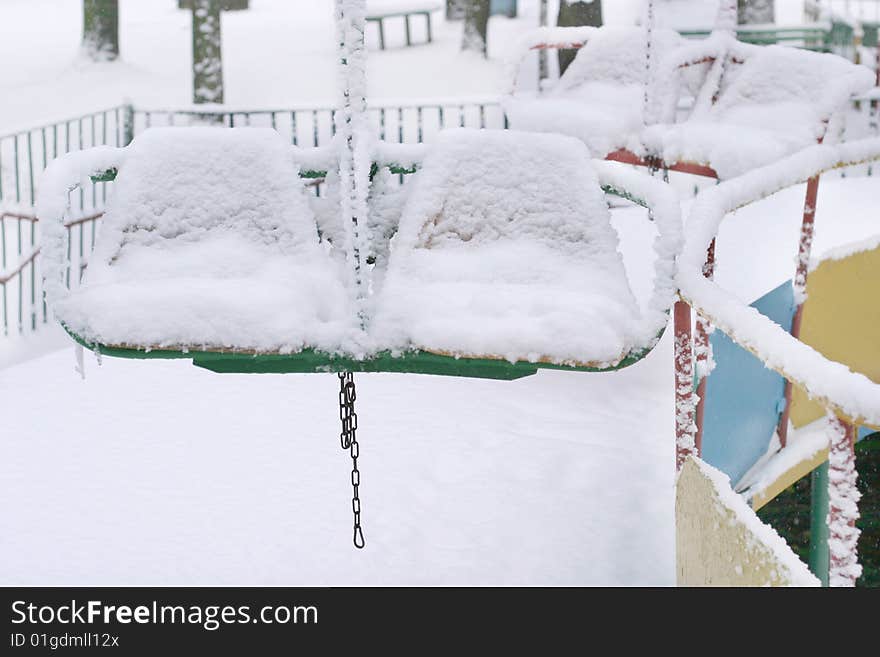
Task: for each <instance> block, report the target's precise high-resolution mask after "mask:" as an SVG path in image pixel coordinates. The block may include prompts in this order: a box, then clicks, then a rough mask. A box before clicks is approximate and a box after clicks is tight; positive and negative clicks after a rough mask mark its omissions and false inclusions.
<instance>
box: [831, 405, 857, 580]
mask: <svg viewBox="0 0 880 657" xmlns="http://www.w3.org/2000/svg"><path fill="white" fill-rule="evenodd" d="M828 429H829V433H830V441H829V452H828V519H827V522H828V548H829V553H830V557H831V558H830V567H829V570H828V583H829V586H855V585H856V580H857V579H858V578H859V576H860V575H861V574H862V567H861V566H860V565H859V560H858V552H857V545H858V541H859V534H860V533H861V532H860V531H859V530H858V528H856V520H858V518H859V498H860V497H861V493H859V490H858V488H857V487H856V480H857V478H858V474H857V473H856V456H855V445H854V442H853V439H854V433H855V430H854V429H853V427H852V425H848V424H846V423H844V422H843V421H842V420H840V419H839V418H837V417H836V416H834V415H832V414H829V416H828Z"/></svg>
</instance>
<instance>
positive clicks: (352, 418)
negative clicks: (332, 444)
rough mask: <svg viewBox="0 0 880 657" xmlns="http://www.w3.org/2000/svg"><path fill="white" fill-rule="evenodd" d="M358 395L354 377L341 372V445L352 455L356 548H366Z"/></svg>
mask: <svg viewBox="0 0 880 657" xmlns="http://www.w3.org/2000/svg"><path fill="white" fill-rule="evenodd" d="M355 399H357V393H356V391H355V387H354V375H353V374H352V373H351V372H339V419H340V420H341V421H342V432H341V433H340V434H339V444H340V446H341V447H342V449H347V450H348V451H349V454H351V491H352V495H351V511H352V513H353V514H354V546H355V547H356V548H362V547H364V532H363V530H362V529H361V498H360V496H359V494H358V489H359V488H360V485H361V473H360V470H358V456H359V455H360V447H359V446H358V441H357V419H358V418H357V413H355V410H354V402H355Z"/></svg>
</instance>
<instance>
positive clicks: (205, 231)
mask: <svg viewBox="0 0 880 657" xmlns="http://www.w3.org/2000/svg"><path fill="white" fill-rule="evenodd" d="M426 153H427V154H426V155H425V156H424V159H423V161H421V162H419V163H417V168H418V171H417V172H416V173H415V174H414V175H413V179H412V180H411V181H409V182H408V183H407V184H406V186H405V191H406V194H405V195H401V196H405V201H404V203H403V207H402V208H401V214H400V221H399V226H398V227H397V230H396V235H394V237H393V239H392V240H391V243H390V248H389V249H388V250H389V251H390V257H389V258H388V261H387V266H385V265H383V266H382V272H381V273H382V276H381V281H380V277H379V276H376V285H375V286H374V287H375V289H374V290H373V292H372V293H371V294H370V295H369V296H368V297H367V298H366V299H361V300H358V299H357V298H356V295H355V294H354V293H353V291H352V289H351V288H352V286H351V285H350V281H349V277H348V271H347V267H348V266H349V264H350V258H349V257H348V256H350V255H351V254H348V253H345V249H344V247H343V246H342V245H340V244H331V243H330V242H329V241H328V240H323V241H322V240H321V239H320V237H319V232H318V229H317V225H316V220H315V215H314V212H313V210H312V207H311V200H310V192H309V191H308V190H307V189H306V188H305V181H304V178H305V177H310V176H313V175H314V173H313V172H309V171H305V170H303V167H302V166H301V163H298V157H299V155H300V152H299V151H297V149H294V148H293V147H291V146H289V145H287V144H286V143H285V142H284V141H283V139H282V138H281V137H280V135H278V134H277V133H275V132H274V131H272V130H268V129H258V128H241V129H228V128H167V129H154V130H148V131H146V132H144V133H143V134H141V135H139V136H138V137H137V138H136V139H135V140H134V141H133V142H132V144H131V145H130V146H128V147H126V148H124V149H108V148H101V149H95V150H93V151H85V152H82V153H73V154H70V155H67V156H65V157H64V158H62V159H60V160H58V161H57V162H56V163H54V164H53V165H52V166H51V167H50V169H49V170H48V171H47V173H46V175H45V178H44V180H43V186H42V191H41V201H40V206H39V208H38V210H39V213H40V217H41V221H43V222H44V226H45V227H44V231H45V233H44V243H45V246H44V249H45V250H44V254H45V256H46V258H47V270H46V277H47V294H48V297H49V300H50V301H51V302H52V304H53V306H54V309H55V313H56V315H57V317H58V318H59V319H60V321H61V322H62V324H63V325H64V327H65V328H66V330H67V331H68V332H69V333H70V334H71V335H72V336H73V337H74V338H75V339H76V340H77V341H78V342H79V343H80V344H82V345H84V346H86V347H88V348H90V349H94V350H97V351H100V352H101V353H103V354H106V355H111V356H121V357H133V358H192V359H193V362H194V363H195V364H196V365H199V366H202V367H206V368H208V369H212V370H214V371H220V372H328V371H391V372H419V373H433V374H451V375H458V376H476V377H487V378H498V379H513V378H518V377H521V376H526V375H528V374H533V373H535V372H536V371H537V370H538V369H539V368H545V367H546V368H558V369H570V370H578V371H597V370H606V369H617V368H620V367H624V366H626V365H629V364H631V363H633V362H635V361H637V360H639V359H640V358H641V357H643V356H644V355H645V354H646V353H647V352H648V351H649V350H650V349H651V347H652V346H653V345H654V344H655V342H656V340H657V337H658V335H659V334H660V333H661V332H662V330H663V328H664V327H665V325H666V320H667V316H666V311H667V310H668V308H669V307H670V306H671V303H672V298H673V294H674V287H673V282H672V277H673V274H674V271H673V270H674V258H675V255H676V253H677V251H678V248H679V245H680V242H681V227H680V223H679V216H678V211H679V210H678V204H677V202H676V201H675V198H674V195H673V194H672V193H671V192H670V191H669V190H668V189H667V188H666V187H665V186H664V185H663V184H662V183H660V182H659V181H654V180H653V179H651V178H650V177H648V176H643V175H640V174H638V173H633V172H631V171H627V170H624V169H623V168H622V167H618V166H617V165H615V164H610V163H603V162H593V161H591V160H590V158H589V154H588V152H587V149H586V148H585V147H584V145H583V144H582V143H581V142H579V141H577V140H575V139H572V138H570V137H563V136H559V135H546V134H525V133H514V132H509V131H474V130H454V131H449V132H448V133H445V134H443V135H441V137H440V139H439V140H438V141H437V142H436V143H435V144H433V145H431V146H430V147H429V148H428V149H427V151H426ZM306 159H308V158H306ZM380 164H382V165H383V166H386V165H387V164H388V163H380ZM548 171H553V175H549V176H548V175H547V173H546V172H548ZM88 176H103V177H104V179H107V178H115V190H114V194H113V196H112V198H111V200H110V202H109V203H108V207H107V211H106V214H105V217H104V224H103V226H102V228H101V231H100V233H99V236H98V240H97V243H96V247H95V251H94V254H93V255H92V256H91V258H90V261H89V266H88V268H87V271H86V273H85V277H84V279H83V282H82V285H81V286H78V287H77V286H74V287H73V288H72V289H67V287H66V286H65V284H64V276H65V270H66V267H67V262H66V253H67V250H66V249H67V246H66V233H65V230H64V228H63V225H62V219H63V217H64V215H65V213H66V212H68V211H69V209H68V207H67V199H68V193H69V190H70V189H72V188H73V187H74V186H75V185H76V184H77V183H78V182H80V181H81V180H83V179H86V178H87V177H88ZM603 186H604V187H605V188H606V189H611V190H614V191H617V192H619V193H626V194H627V195H629V196H631V197H633V198H639V199H643V200H644V201H645V202H646V203H647V204H649V205H651V207H652V210H653V212H654V216H655V218H656V220H657V221H656V226H657V227H658V229H659V235H658V237H657V240H656V243H655V245H654V246H655V251H656V279H655V289H654V292H653V296H652V297H651V299H650V300H649V301H648V302H646V303H644V304H643V305H642V306H641V307H640V305H639V304H638V303H637V302H636V300H635V298H634V296H633V294H632V292H631V290H630V286H629V282H628V279H627V275H626V272H625V270H624V267H623V262H622V259H621V256H620V254H619V252H618V248H617V246H618V245H617V235H616V233H615V232H614V229H613V228H612V226H611V224H610V216H609V211H608V208H607V205H606V203H605V200H604V196H603ZM376 248H377V249H378V248H379V246H377V247H376ZM646 257H650V254H648V255H647V256H646ZM377 268H378V265H377ZM376 273H379V272H376Z"/></svg>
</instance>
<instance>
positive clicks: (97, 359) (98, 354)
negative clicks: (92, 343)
mask: <svg viewBox="0 0 880 657" xmlns="http://www.w3.org/2000/svg"><path fill="white" fill-rule="evenodd" d="M94 354H95V362H96V363H98V367H101V365H103V364H104V361H103V360H102V358H101V350H100V349H98V348H97V347H95V350H94Z"/></svg>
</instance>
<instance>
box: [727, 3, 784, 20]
mask: <svg viewBox="0 0 880 657" xmlns="http://www.w3.org/2000/svg"><path fill="white" fill-rule="evenodd" d="M737 15H738V19H739V24H740V25H750V24H754V23H774V22H776V12H775V4H774V1H773V0H738V2H737Z"/></svg>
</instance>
